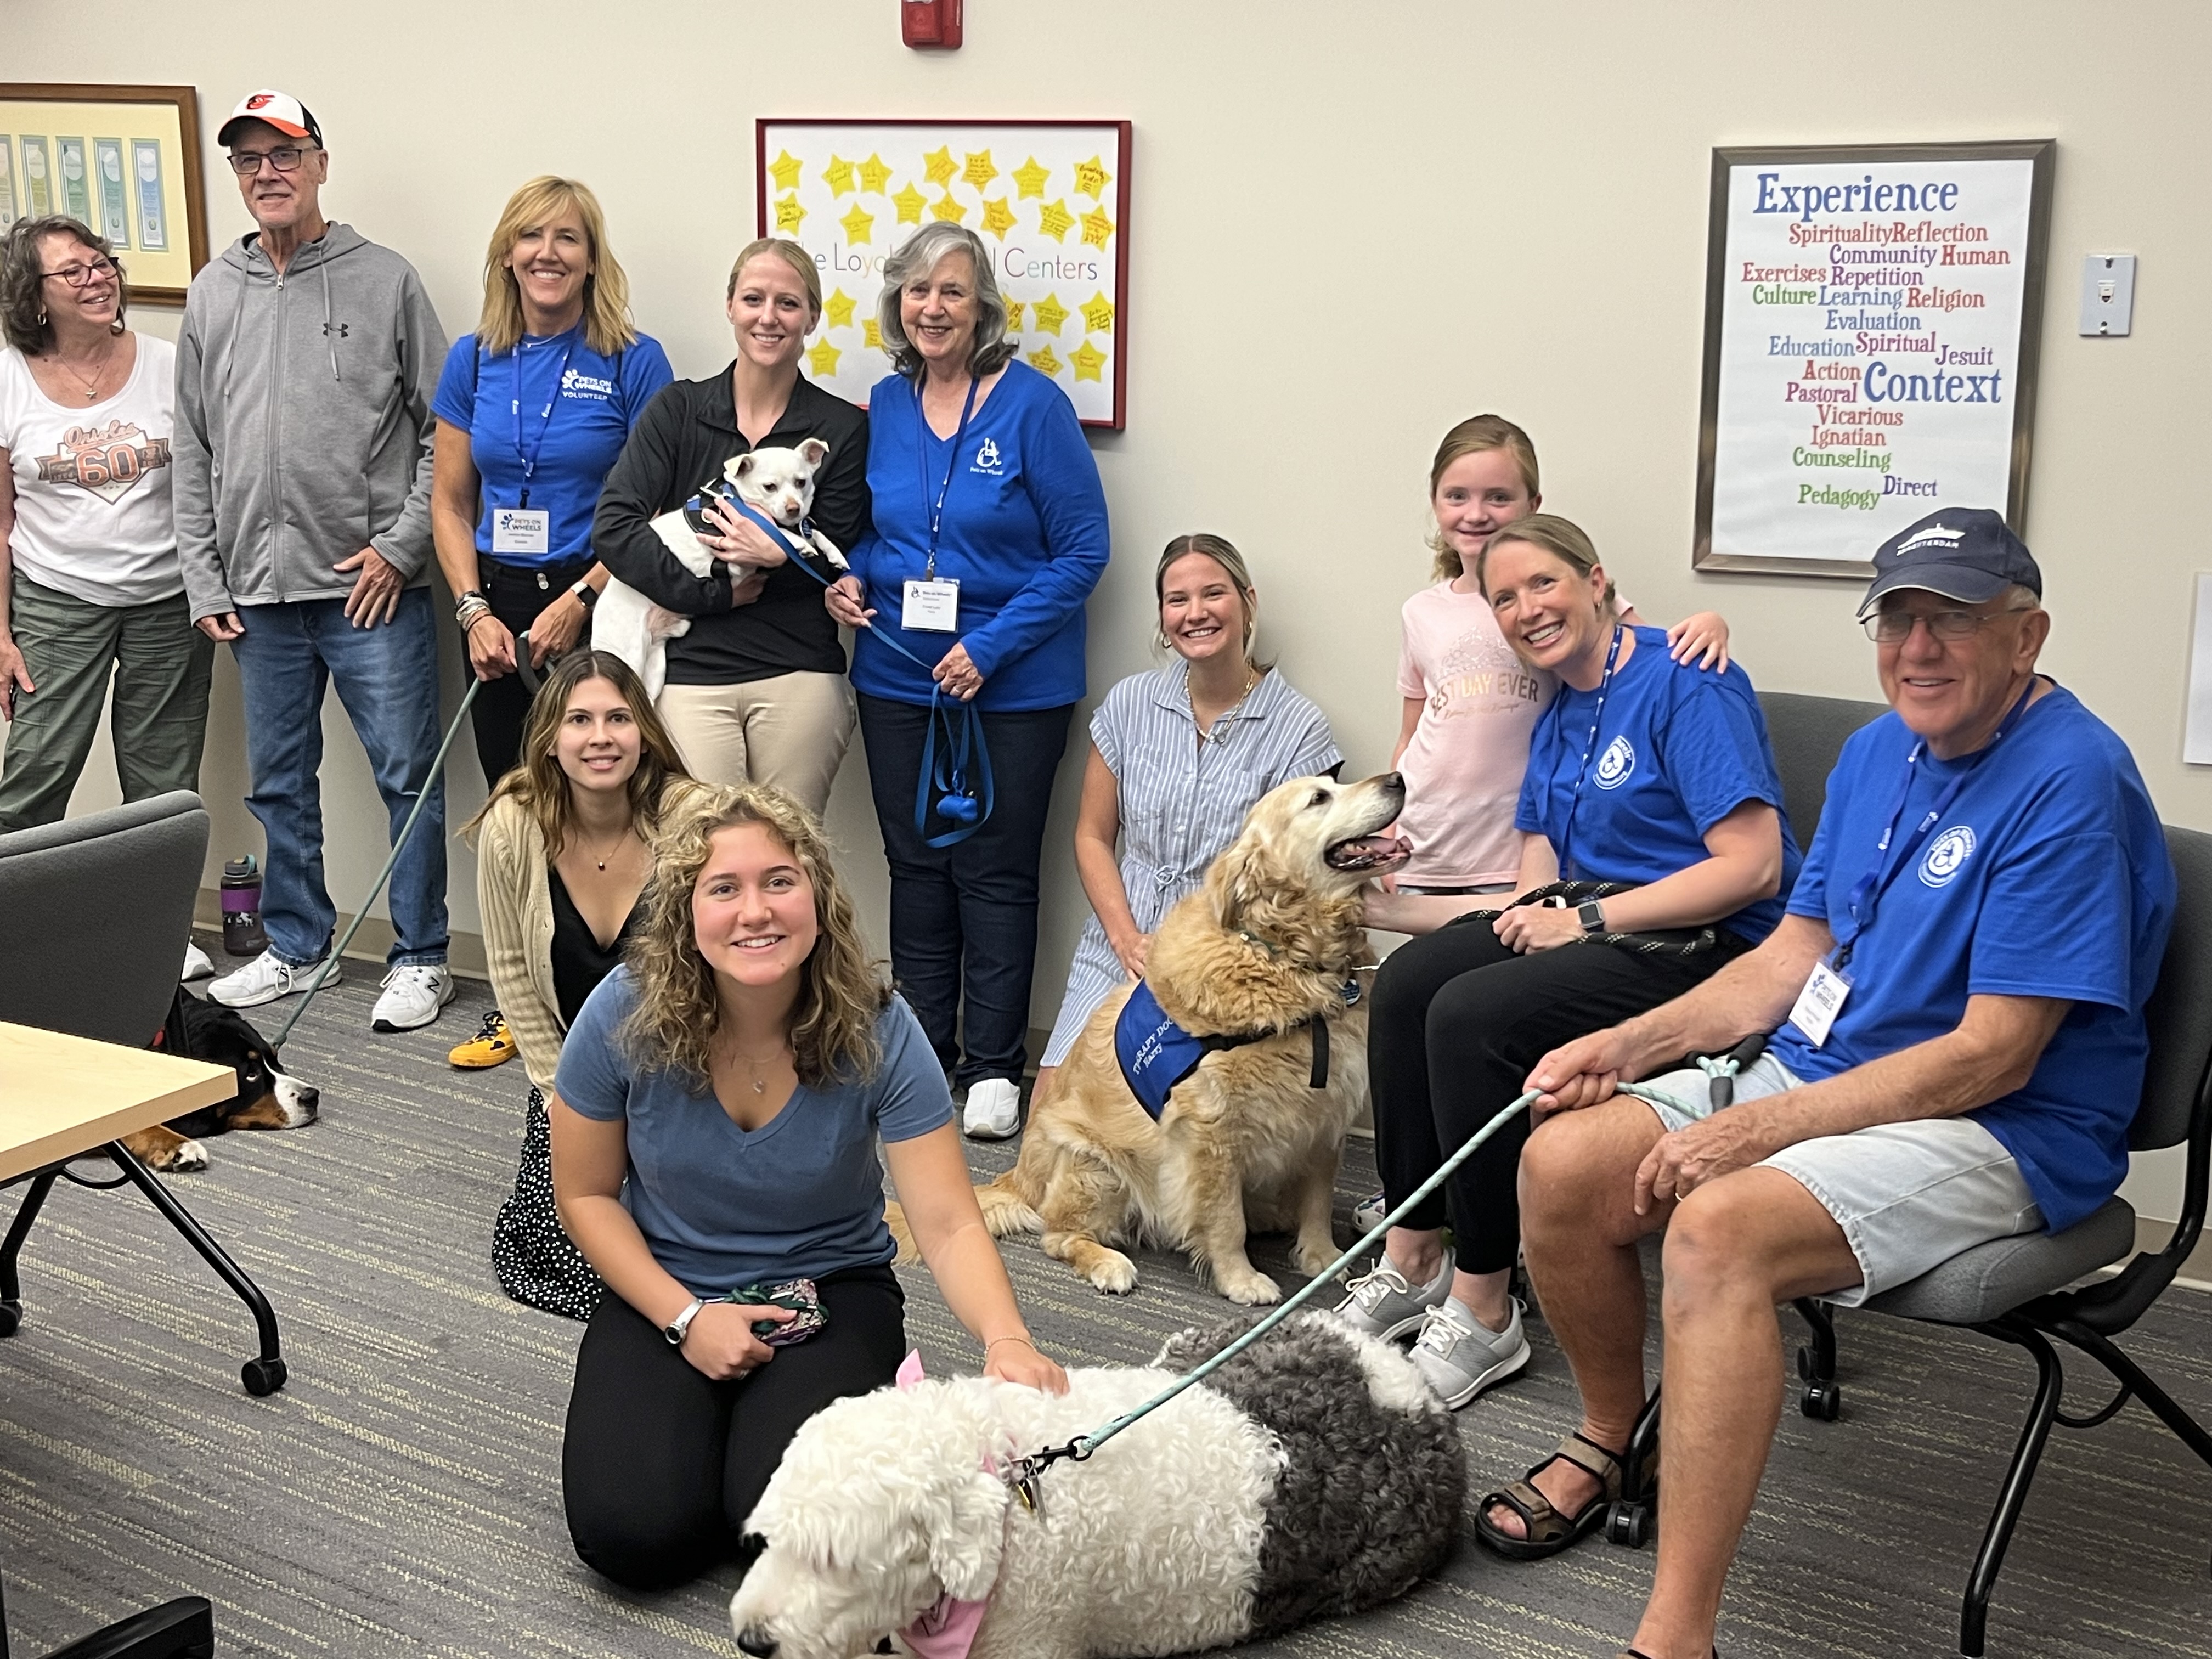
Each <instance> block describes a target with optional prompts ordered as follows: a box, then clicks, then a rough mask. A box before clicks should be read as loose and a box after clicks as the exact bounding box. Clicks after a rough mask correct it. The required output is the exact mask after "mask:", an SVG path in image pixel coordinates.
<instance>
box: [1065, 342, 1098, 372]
mask: <svg viewBox="0 0 2212 1659" xmlns="http://www.w3.org/2000/svg"><path fill="white" fill-rule="evenodd" d="M1067 361H1068V362H1071V363H1073V364H1074V365H1075V378H1076V379H1077V380H1103V377H1102V376H1101V375H1100V374H1099V373H1098V371H1099V370H1100V369H1102V368H1105V366H1106V354H1105V353H1104V352H1103V351H1101V350H1099V349H1098V348H1097V346H1095V345H1093V344H1091V342H1090V341H1088V340H1085V342H1084V343H1082V344H1081V345H1079V346H1078V347H1076V348H1075V349H1074V350H1073V351H1071V352H1069V353H1068V354H1067Z"/></svg>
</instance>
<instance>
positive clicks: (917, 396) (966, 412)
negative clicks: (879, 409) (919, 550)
mask: <svg viewBox="0 0 2212 1659" xmlns="http://www.w3.org/2000/svg"><path fill="white" fill-rule="evenodd" d="M979 384H980V382H978V381H977V380H976V379H975V376H974V375H972V374H971V375H969V377H968V401H967V402H966V403H965V404H963V405H962V406H961V410H960V427H959V429H958V430H957V431H956V432H955V433H954V434H953V435H952V449H951V453H950V454H948V455H947V456H946V457H945V482H944V483H941V484H939V486H938V487H937V504H936V505H935V506H933V507H931V508H930V509H929V556H928V558H927V561H926V562H924V564H923V567H922V574H923V576H924V578H925V579H926V580H929V581H935V580H937V532H938V531H939V529H940V528H942V527H943V526H944V523H945V496H946V495H950V494H951V490H952V472H953V469H954V468H956V467H957V466H958V465H960V441H961V440H962V439H963V438H965V437H966V436H967V435H968V420H969V416H972V415H974V414H975V388H976V386H978V385H979ZM914 419H915V428H914V465H915V471H917V472H918V473H920V474H921V499H922V500H923V501H927V500H928V499H929V456H928V454H927V449H928V443H927V440H928V439H930V438H932V437H934V436H935V434H934V433H933V432H931V431H930V429H929V416H927V414H925V413H924V412H923V411H922V407H921V380H915V383H914Z"/></svg>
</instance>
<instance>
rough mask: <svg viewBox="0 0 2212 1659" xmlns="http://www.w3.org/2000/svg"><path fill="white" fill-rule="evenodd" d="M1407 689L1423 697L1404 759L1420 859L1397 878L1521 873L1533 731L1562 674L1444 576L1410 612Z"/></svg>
mask: <svg viewBox="0 0 2212 1659" xmlns="http://www.w3.org/2000/svg"><path fill="white" fill-rule="evenodd" d="M1400 615H1401V619H1402V623H1403V634H1402V636H1401V638H1402V643H1401V646H1400V647H1399V652H1398V694H1399V696H1405V697H1419V698H1420V699H1421V700H1422V702H1423V705H1424V706H1423V708H1422V709H1421V719H1420V723H1419V725H1418V726H1415V727H1414V728H1413V741H1412V742H1410V743H1408V744H1407V745H1406V753H1405V755H1404V757H1403V758H1402V759H1401V760H1400V762H1399V763H1398V768H1399V770H1400V771H1401V773H1402V774H1403V775H1404V776H1405V779H1406V810H1405V811H1403V812H1401V813H1400V814H1399V817H1398V833H1399V834H1400V835H1401V836H1406V837H1407V839H1408V840H1410V841H1411V842H1413V857H1412V858H1411V859H1410V860H1407V864H1406V866H1405V867H1404V868H1403V869H1402V870H1401V871H1400V872H1398V879H1399V880H1400V881H1401V882H1403V883H1408V884H1413V885H1415V886H1420V887H1480V886H1486V885H1488V884H1491V883H1492V882H1500V881H1511V880H1512V879H1513V878H1514V877H1515V875H1516V873H1517V872H1518V871H1519V869H1520V866H1521V836H1520V833H1519V832H1518V831H1517V830H1516V829H1514V827H1513V809H1514V805H1515V803H1516V801H1518V799H1520V795H1521V775H1522V772H1524V771H1525V770H1527V769H1528V737H1529V733H1530V732H1533V731H1534V730H1535V726H1536V716H1537V715H1538V714H1541V713H1542V712H1543V709H1544V705H1545V704H1547V703H1548V702H1551V700H1552V693H1553V691H1554V690H1557V689H1558V686H1559V682H1558V681H1557V680H1555V679H1554V678H1553V677H1552V676H1551V675H1549V674H1547V673H1545V672H1543V671H1541V669H1534V668H1531V667H1529V666H1528V665H1527V664H1525V663H1523V662H1522V660H1521V659H1520V658H1518V657H1516V656H1515V655H1514V654H1513V648H1512V647H1510V646H1509V645H1507V644H1506V643H1505V636H1504V635H1503V634H1501V633H1499V632H1498V621H1497V618H1496V617H1493V616H1492V614H1491V610H1490V601H1489V600H1487V599H1484V598H1483V597H1482V595H1481V594H1480V593H1459V592H1454V591H1453V590H1452V586H1451V584H1450V583H1449V582H1438V583H1437V585H1436V586H1433V587H1427V588H1424V589H1422V590H1421V592H1418V593H1416V594H1414V595H1413V598H1411V599H1407V601H1406V604H1405V608H1404V610H1403V611H1401V613H1400Z"/></svg>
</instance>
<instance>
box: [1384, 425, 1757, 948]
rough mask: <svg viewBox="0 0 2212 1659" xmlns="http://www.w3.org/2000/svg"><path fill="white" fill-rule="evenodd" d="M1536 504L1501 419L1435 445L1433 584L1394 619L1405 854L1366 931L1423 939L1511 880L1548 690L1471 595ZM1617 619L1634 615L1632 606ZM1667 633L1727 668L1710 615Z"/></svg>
mask: <svg viewBox="0 0 2212 1659" xmlns="http://www.w3.org/2000/svg"><path fill="white" fill-rule="evenodd" d="M1542 501H1543V496H1542V495H1541V493H1540V492H1539V490H1538V488H1537V471H1536V448H1535V446H1534V444H1533V443H1531V442H1530V441H1529V440H1528V434H1527V433H1525V432H1523V431H1522V429H1521V428H1519V427H1517V426H1516V425H1514V424H1513V422H1510V421H1508V420H1505V419H1504V418H1502V417H1501V416H1496V415H1478V416H1474V418H1473V419H1471V420H1466V421H1462V422H1460V423H1459V424H1458V425H1457V426H1455V427H1454V428H1452V429H1451V430H1450V431H1449V432H1447V433H1446V434H1445V435H1444V439H1443V443H1442V444H1440V445H1439V446H1437V455H1436V459H1435V461H1434V462H1433V463H1432V464H1431V466H1430V469H1429V502H1430V506H1431V508H1432V509H1433V511H1434V512H1435V513H1436V519H1437V533H1436V534H1435V535H1434V536H1433V537H1431V538H1430V543H1429V544H1430V546H1431V547H1432V548H1433V549H1434V550H1436V555H1437V562H1436V575H1437V580H1436V583H1435V585H1434V586H1430V587H1425V588H1423V589H1422V590H1421V591H1420V592H1418V593H1416V594H1414V595H1413V597H1412V598H1411V599H1407V601H1406V605H1405V609H1404V611H1402V613H1401V617H1402V621H1403V625H1404V631H1403V635H1402V641H1403V642H1402V644H1401V647H1400V649H1399V653H1398V695H1399V696H1401V697H1402V698H1404V699H1405V714H1404V720H1403V724H1402V725H1401V727H1400V730H1399V733H1398V745H1397V748H1396V749H1395V750H1394V751H1393V752H1392V755H1391V764H1392V766H1393V767H1395V769H1397V770H1398V771H1399V772H1400V773H1401V774H1402V775H1404V777H1405V780H1406V806H1405V811H1403V812H1402V813H1401V814H1400V816H1399V819H1398V827H1397V833H1398V834H1400V835H1401V836H1405V837H1406V838H1407V840H1409V841H1411V842H1413V856H1412V858H1410V859H1409V860H1407V863H1406V865H1405V866H1404V867H1403V868H1402V869H1401V870H1400V871H1399V872H1397V874H1396V875H1395V877H1391V878H1385V879H1384V881H1383V890H1380V891H1377V892H1375V893H1373V894H1371V895H1370V898H1369V902H1368V908H1367V920H1368V922H1369V924H1370V926H1373V927H1383V928H1388V929H1390V930H1392V931H1395V932H1400V933H1428V932H1430V931H1431V930H1432V929H1434V928H1436V927H1441V926H1442V925H1443V923H1444V922H1445V921H1449V919H1450V918H1451V917H1453V916H1455V915H1458V914H1459V913H1460V912H1461V911H1462V910H1465V909H1467V908H1470V907H1471V906H1472V905H1473V904H1474V902H1475V900H1474V896H1475V895H1477V894H1480V893H1484V892H1497V891H1500V890H1509V889H1510V887H1511V886H1512V884H1513V882H1514V878H1515V875H1516V872H1517V871H1518V869H1519V867H1520V863H1521V841H1522V837H1521V836H1520V835H1519V834H1518V833H1517V832H1516V830H1515V829H1514V828H1513V808H1514V803H1515V802H1516V800H1517V799H1519V798H1520V793H1521V774H1522V771H1523V769H1525V768H1526V767H1527V765H1528V737H1529V733H1530V732H1532V731H1534V728H1535V725H1536V716H1537V715H1538V714H1541V713H1542V712H1543V708H1544V705H1545V704H1546V703H1547V702H1550V701H1551V699H1552V693H1553V690H1554V689H1555V683H1554V682H1553V679H1552V677H1551V676H1550V675H1548V674H1546V673H1543V672H1541V671H1538V670H1534V669H1530V668H1528V667H1526V666H1524V665H1522V662H1521V659H1519V658H1517V657H1516V656H1515V655H1514V654H1513V651H1512V648H1511V647H1509V646H1508V645H1507V644H1506V643H1505V636H1504V635H1503V634H1501V633H1499V632H1498V623H1497V621H1496V619H1495V618H1494V617H1492V615H1491V611H1490V603H1489V601H1488V600H1486V599H1484V598H1483V597H1482V595H1481V593H1480V592H1478V591H1477V590H1476V588H1475V586H1474V556H1475V555H1476V554H1477V553H1479V552H1480V551H1481V550H1482V547H1483V544H1485V543H1486V542H1487V541H1488V540H1489V539H1490V538H1491V537H1492V535H1493V534H1494V533H1496V532H1498V530H1500V529H1502V528H1504V526H1506V525H1508V524H1510V523H1511V522H1512V521H1513V520H1516V519H1519V518H1522V517H1525V516H1526V515H1528V513H1534V511H1536V509H1537V507H1538V506H1539V505H1540V504H1541V502H1542ZM1624 620H1626V621H1629V622H1639V621H1641V620H1642V619H1641V618H1639V617H1637V616H1636V615H1635V612H1634V611H1633V610H1630V611H1626V613H1625V614H1624ZM1667 637H1668V642H1669V644H1670V646H1671V647H1672V651H1673V655H1674V659H1675V660H1676V661H1678V662H1687V661H1690V660H1691V659H1693V658H1697V659H1702V661H1703V665H1705V666H1706V667H1709V668H1710V667H1722V666H1725V665H1727V662H1728V624H1727V623H1725V622H1723V620H1722V619H1721V618H1720V617H1719V616H1717V614H1715V613H1714V612H1712V611H1701V612H1699V614H1698V615H1696V616H1694V617H1691V618H1690V619H1689V620H1688V621H1686V622H1683V623H1677V624H1676V625H1675V626H1674V628H1672V629H1669V630H1668V635H1667Z"/></svg>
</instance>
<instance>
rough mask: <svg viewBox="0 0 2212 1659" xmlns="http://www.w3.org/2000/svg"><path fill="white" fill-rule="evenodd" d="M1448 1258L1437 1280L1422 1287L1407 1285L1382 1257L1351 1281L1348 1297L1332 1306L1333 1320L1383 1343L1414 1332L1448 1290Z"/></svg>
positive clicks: (1449, 1269)
mask: <svg viewBox="0 0 2212 1659" xmlns="http://www.w3.org/2000/svg"><path fill="white" fill-rule="evenodd" d="M1451 1280H1452V1264H1451V1258H1450V1257H1449V1256H1446V1257H1445V1258H1444V1262H1443V1266H1442V1267H1438V1268H1437V1276H1436V1277H1435V1278H1434V1279H1431V1280H1430V1281H1429V1283H1427V1284H1425V1285H1412V1284H1408V1283H1407V1279H1406V1275H1405V1274H1403V1273H1400V1272H1399V1271H1398V1270H1397V1269H1396V1268H1395V1267H1392V1266H1391V1265H1390V1258H1389V1256H1387V1255H1386V1256H1384V1257H1383V1259H1382V1260H1381V1261H1378V1262H1376V1264H1375V1270H1374V1272H1372V1273H1367V1274H1364V1275H1363V1276H1362V1277H1360V1278H1358V1279H1353V1280H1352V1294H1351V1295H1350V1296H1347V1297H1345V1298H1344V1300H1343V1301H1341V1302H1340V1303H1338V1304H1336V1316H1337V1317H1338V1318H1339V1319H1341V1320H1342V1321H1344V1322H1345V1323H1346V1324H1347V1325H1349V1326H1351V1327H1352V1329H1354V1330H1356V1331H1364V1333H1366V1334H1368V1335H1369V1336H1378V1337H1380V1338H1382V1339H1383V1340H1384V1341H1385V1342H1395V1341H1396V1340H1398V1339H1399V1338H1400V1337H1401V1336H1404V1335H1406V1334H1408V1333H1410V1332H1412V1331H1413V1330H1416V1329H1418V1328H1419V1327H1420V1324H1421V1322H1422V1321H1423V1320H1425V1319H1426V1318H1427V1317H1428V1316H1429V1312H1430V1310H1431V1309H1433V1308H1434V1307H1436V1306H1437V1304H1438V1303H1440V1302H1442V1301H1443V1300H1444V1298H1445V1297H1446V1295H1447V1294H1448V1293H1449V1291H1450V1290H1451Z"/></svg>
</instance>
